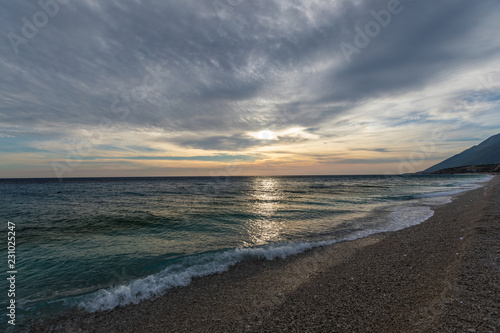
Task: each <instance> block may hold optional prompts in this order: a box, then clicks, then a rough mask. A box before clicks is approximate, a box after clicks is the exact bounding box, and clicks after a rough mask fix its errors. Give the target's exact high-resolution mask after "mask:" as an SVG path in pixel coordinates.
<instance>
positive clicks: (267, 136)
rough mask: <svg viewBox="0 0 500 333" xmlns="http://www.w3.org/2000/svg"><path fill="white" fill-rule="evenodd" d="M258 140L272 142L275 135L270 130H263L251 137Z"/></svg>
mask: <svg viewBox="0 0 500 333" xmlns="http://www.w3.org/2000/svg"><path fill="white" fill-rule="evenodd" d="M253 136H254V137H256V138H257V139H259V140H274V139H276V133H274V132H273V131H270V130H263V131H260V132H257V133H255V134H254V135H253Z"/></svg>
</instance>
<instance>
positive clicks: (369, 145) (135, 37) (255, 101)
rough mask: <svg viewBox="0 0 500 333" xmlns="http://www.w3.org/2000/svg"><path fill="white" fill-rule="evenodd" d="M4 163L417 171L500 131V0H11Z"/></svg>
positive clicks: (62, 168)
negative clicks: (38, 0)
mask: <svg viewBox="0 0 500 333" xmlns="http://www.w3.org/2000/svg"><path fill="white" fill-rule="evenodd" d="M0 17H1V20H0V28H1V29H0V30H1V31H2V34H3V37H2V43H0V55H1V57H0V156H1V159H0V178H2V177H78V176H178V175H202V176H208V175H267V174H274V175H291V174H373V173H376V174H385V173H401V172H413V171H419V170H422V169H425V168H426V167H428V166H430V165H432V164H435V163H436V162H439V161H441V160H442V159H444V158H447V157H449V156H450V155H452V154H455V153H458V152H460V151H462V150H463V149H465V148H468V147H470V146H471V145H474V144H477V143H479V142H481V141H482V140H484V139H486V138H487V137H489V136H491V135H494V134H497V133H499V132H500V112H499V111H500V102H499V100H500V38H499V37H498V34H499V31H500V20H499V19H498V18H499V17H500V3H499V2H498V0H481V1H472V0H442V1H434V0H414V1H411V0H401V1H397V0H389V1H387V0H383V1H372V0H370V1H367V0H366V1H365V0H350V1H343V0H324V1H323V0H307V1H306V0H289V1H280V0H251V1H250V0H215V1H214V0H207V1H205V0H188V1H186V0H183V1H174V0H169V1H165V0H124V1H121V0H120V1H118V0H110V1H97V0H58V1H56V0H48V1H47V0H41V1H40V2H37V1H21V0H2V11H1V12H0Z"/></svg>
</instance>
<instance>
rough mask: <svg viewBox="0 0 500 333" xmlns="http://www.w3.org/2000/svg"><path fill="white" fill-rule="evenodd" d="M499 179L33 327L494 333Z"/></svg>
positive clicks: (499, 297) (499, 296) (498, 317)
mask: <svg viewBox="0 0 500 333" xmlns="http://www.w3.org/2000/svg"><path fill="white" fill-rule="evenodd" d="M499 183H500V177H496V178H495V179H493V180H492V181H491V182H490V183H488V184H487V186H485V187H483V188H480V189H477V190H474V191H469V192H467V193H465V194H462V195H460V196H458V197H457V198H455V199H454V201H453V202H452V203H450V204H447V205H444V206H440V207H437V208H436V209H435V214H434V216H433V217H432V218H430V219H429V220H427V221H426V222H424V223H422V224H419V225H417V226H414V227H411V228H407V229H404V230H400V231H397V232H391V233H385V234H378V235H373V236H371V237H368V238H365V239H360V240H356V241H352V242H344V243H340V244H336V245H333V246H329V247H323V248H318V249H315V250H312V251H309V252H307V253H304V254H302V255H298V256H295V257H291V258H288V259H285V260H275V261H265V260H263V261H255V262H245V263H241V264H239V265H237V266H235V267H233V268H232V269H231V270H229V271H228V272H226V273H223V274H220V275H214V276H209V277H205V278H201V279H198V280H195V281H194V282H193V283H192V284H191V285H189V286H188V287H184V288H178V289H175V290H171V291H170V292H168V293H167V294H165V295H164V296H162V297H160V298H158V299H155V300H150V301H144V302H142V303H140V304H138V305H130V306H127V307H123V308H117V309H114V310H112V311H109V312H102V313H94V314H88V313H80V314H73V315H70V316H66V317H62V318H59V319H57V320H53V321H50V322H45V323H43V324H42V325H38V326H36V327H32V328H31V331H32V332H46V331H58V332H500V184H499Z"/></svg>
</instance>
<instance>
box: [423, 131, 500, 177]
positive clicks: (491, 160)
mask: <svg viewBox="0 0 500 333" xmlns="http://www.w3.org/2000/svg"><path fill="white" fill-rule="evenodd" d="M488 164H500V134H497V135H494V136H492V137H491V138H489V139H486V140H485V141H483V142H481V143H480V144H479V145H477V146H473V147H471V148H469V149H467V150H464V151H463V152H461V153H460V154H457V155H455V156H452V157H450V158H448V159H447V160H444V161H443V162H441V163H438V164H436V165H434V166H431V167H430V168H428V169H427V170H424V172H436V171H439V170H442V169H450V168H457V167H463V166H471V165H476V166H477V165H488Z"/></svg>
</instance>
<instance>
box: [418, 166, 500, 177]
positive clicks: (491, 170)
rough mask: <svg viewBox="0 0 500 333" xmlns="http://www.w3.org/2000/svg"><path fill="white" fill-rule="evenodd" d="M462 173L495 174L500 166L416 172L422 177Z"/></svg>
mask: <svg viewBox="0 0 500 333" xmlns="http://www.w3.org/2000/svg"><path fill="white" fill-rule="evenodd" d="M463 173H478V174H488V173H495V174H497V173H500V164H488V165H468V166H461V167H455V168H446V169H441V170H438V171H434V172H418V174H424V175H454V174H463Z"/></svg>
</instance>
